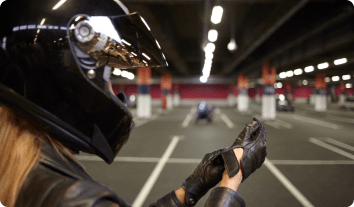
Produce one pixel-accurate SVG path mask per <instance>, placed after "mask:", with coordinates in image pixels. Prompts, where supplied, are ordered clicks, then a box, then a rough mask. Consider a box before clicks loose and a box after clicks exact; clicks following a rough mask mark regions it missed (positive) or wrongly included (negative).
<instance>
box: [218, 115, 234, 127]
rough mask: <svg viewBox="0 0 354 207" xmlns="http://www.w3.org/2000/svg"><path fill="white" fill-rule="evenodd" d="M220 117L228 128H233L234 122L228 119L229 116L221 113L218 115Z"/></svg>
mask: <svg viewBox="0 0 354 207" xmlns="http://www.w3.org/2000/svg"><path fill="white" fill-rule="evenodd" d="M220 118H221V119H222V120H223V121H224V122H225V124H226V125H227V126H228V127H229V128H234V127H235V125H234V123H233V122H232V121H231V120H230V119H229V117H227V116H226V115H225V114H224V113H222V114H221V115H220Z"/></svg>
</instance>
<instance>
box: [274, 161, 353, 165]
mask: <svg viewBox="0 0 354 207" xmlns="http://www.w3.org/2000/svg"><path fill="white" fill-rule="evenodd" d="M272 163H273V164H274V165H354V161H351V160H272Z"/></svg>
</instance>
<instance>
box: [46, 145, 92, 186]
mask: <svg viewBox="0 0 354 207" xmlns="http://www.w3.org/2000/svg"><path fill="white" fill-rule="evenodd" d="M41 140H44V141H43V145H42V152H41V155H40V159H39V163H40V164H42V165H44V166H46V167H49V168H52V169H54V170H55V171H58V172H60V173H62V174H66V175H67V176H70V177H73V178H75V179H78V180H83V179H90V180H92V179H91V177H90V176H89V175H88V174H87V173H86V171H85V170H84V169H83V168H82V167H81V166H80V165H78V164H77V163H75V162H73V161H72V160H70V159H69V158H66V157H65V156H64V155H63V157H65V160H64V159H63V157H61V156H60V155H59V154H58V152H57V151H56V150H55V149H54V147H53V145H52V144H51V143H50V142H49V141H48V140H47V139H46V138H43V139H41Z"/></svg>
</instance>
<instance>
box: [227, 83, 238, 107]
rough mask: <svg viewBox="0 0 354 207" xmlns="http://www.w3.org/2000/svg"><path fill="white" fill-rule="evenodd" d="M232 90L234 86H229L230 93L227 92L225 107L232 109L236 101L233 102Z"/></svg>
mask: <svg viewBox="0 0 354 207" xmlns="http://www.w3.org/2000/svg"><path fill="white" fill-rule="evenodd" d="M234 88H235V86H234V85H231V86H230V92H229V95H228V97H227V105H228V106H229V107H233V106H234V105H235V103H236V100H235V99H236V98H235V96H234Z"/></svg>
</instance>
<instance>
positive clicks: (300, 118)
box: [289, 114, 340, 129]
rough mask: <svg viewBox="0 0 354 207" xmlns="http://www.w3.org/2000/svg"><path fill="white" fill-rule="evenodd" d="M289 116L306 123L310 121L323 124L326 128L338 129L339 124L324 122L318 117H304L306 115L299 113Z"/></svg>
mask: <svg viewBox="0 0 354 207" xmlns="http://www.w3.org/2000/svg"><path fill="white" fill-rule="evenodd" d="M289 117H291V118H293V119H296V120H299V121H301V122H307V123H311V124H316V125H320V126H323V127H328V128H331V129H339V128H340V126H339V125H337V124H332V123H329V122H325V121H321V120H318V119H313V118H309V117H306V116H301V115H298V114H292V115H290V116H289Z"/></svg>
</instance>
